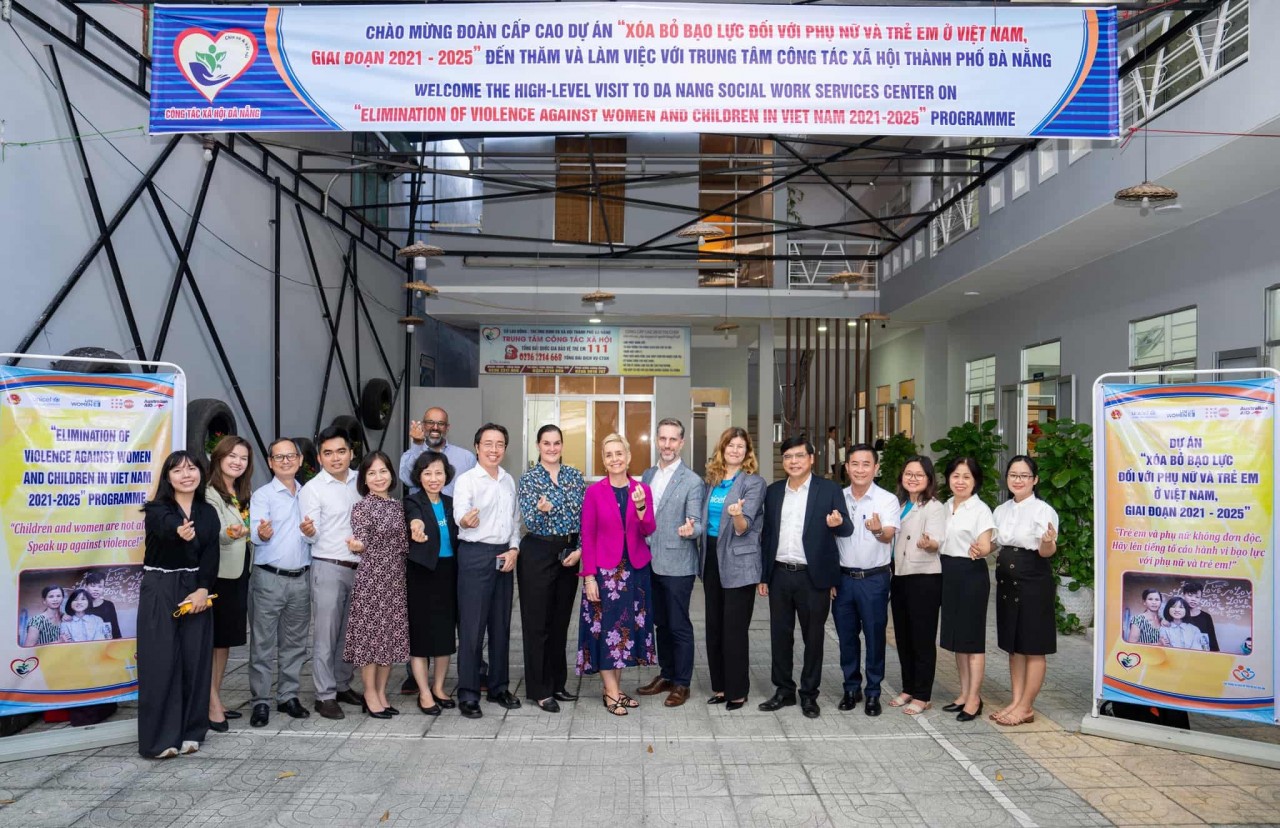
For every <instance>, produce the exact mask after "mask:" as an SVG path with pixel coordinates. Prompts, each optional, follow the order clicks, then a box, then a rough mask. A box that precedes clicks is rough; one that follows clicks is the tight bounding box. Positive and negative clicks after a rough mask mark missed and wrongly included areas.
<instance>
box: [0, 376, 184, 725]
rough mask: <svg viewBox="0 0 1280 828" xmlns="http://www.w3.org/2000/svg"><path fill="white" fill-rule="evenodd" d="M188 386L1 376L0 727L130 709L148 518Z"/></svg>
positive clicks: (164, 380) (176, 380) (163, 380)
mask: <svg viewBox="0 0 1280 828" xmlns="http://www.w3.org/2000/svg"><path fill="white" fill-rule="evenodd" d="M182 382H183V380H182V375H181V374H74V373H67V372H63V371H51V370H43V371H42V370H34V369H30V368H3V367H0V511H2V512H3V528H2V535H0V536H2V537H3V542H4V551H5V555H4V560H3V564H0V566H3V567H4V569H5V571H4V572H2V573H0V607H8V608H9V612H10V613H11V614H9V615H8V620H7V621H6V622H5V623H4V624H2V625H0V630H7V632H3V633H0V676H3V677H2V678H0V716H10V715H13V714H15V713H25V712H31V711H38V710H47V709H52V708H60V707H74V706H78V705H84V704H99V703H103V702H118V701H127V700H130V699H133V698H134V697H135V694H136V692H137V687H138V685H137V672H136V668H137V663H136V651H137V646H136V642H135V638H136V637H137V617H138V590H139V587H140V586H141V583H142V551H143V550H142V540H143V520H142V511H141V509H142V504H143V503H144V502H145V501H146V500H147V498H148V497H149V496H150V492H151V491H152V489H153V485H154V483H155V475H156V474H157V473H158V472H159V469H160V466H161V464H162V463H163V462H164V459H165V457H166V456H167V455H168V454H169V452H170V451H171V450H172V449H173V448H176V447H180V446H181V444H182V443H183V442H184V441H185V427H184V419H185V411H184V408H183V406H184V404H185V399H186V395H185V390H184V389H183V386H182Z"/></svg>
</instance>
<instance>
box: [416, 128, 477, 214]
mask: <svg viewBox="0 0 1280 828" xmlns="http://www.w3.org/2000/svg"><path fill="white" fill-rule="evenodd" d="M478 147H479V141H478V140H475V139H470V140H468V142H467V143H463V142H462V141H460V140H458V139H456V138H449V139H446V140H443V141H428V142H424V143H421V144H417V145H416V146H415V152H420V153H421V157H422V158H423V159H424V162H425V163H426V164H427V166H428V167H429V168H430V170H431V171H430V172H424V173H422V174H420V175H418V176H417V181H416V182H415V180H414V178H415V177H414V175H413V174H409V175H406V176H404V179H403V185H402V186H403V190H404V192H403V198H404V199H405V201H408V200H409V199H411V198H412V197H413V194H414V192H415V184H416V192H417V194H418V200H419V204H418V212H417V220H416V221H415V222H414V227H415V228H416V230H417V233H418V238H419V239H423V238H426V234H427V233H429V232H430V231H431V230H433V229H440V230H449V231H451V232H454V233H479V232H480V222H481V219H482V218H483V213H482V210H481V206H482V205H483V204H484V202H483V201H482V200H481V199H482V197H483V196H484V182H483V181H481V180H479V179H477V178H472V177H471V175H470V173H471V171H472V169H473V168H472V153H473V152H474V153H476V157H479V152H478V149H477V148H478ZM460 199H461V200H460ZM466 199H471V200H466Z"/></svg>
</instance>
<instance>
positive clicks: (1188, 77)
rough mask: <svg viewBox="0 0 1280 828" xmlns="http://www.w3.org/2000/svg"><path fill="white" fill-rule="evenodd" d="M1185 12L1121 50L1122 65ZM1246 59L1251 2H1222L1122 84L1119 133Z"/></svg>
mask: <svg viewBox="0 0 1280 828" xmlns="http://www.w3.org/2000/svg"><path fill="white" fill-rule="evenodd" d="M1188 13H1189V12H1166V13H1164V14H1162V15H1160V16H1159V17H1157V18H1155V19H1154V20H1151V21H1150V22H1148V23H1147V24H1145V25H1144V26H1142V27H1141V30H1140V31H1139V32H1137V33H1136V34H1135V35H1134V36H1133V37H1132V38H1130V39H1129V41H1128V43H1126V44H1124V45H1122V46H1121V49H1120V58H1121V62H1122V63H1124V62H1127V61H1130V60H1132V59H1133V58H1134V57H1136V56H1138V55H1142V54H1143V52H1144V49H1147V48H1148V47H1147V45H1146V44H1148V43H1150V42H1152V41H1154V40H1155V39H1156V38H1159V37H1160V36H1161V35H1163V34H1164V33H1166V32H1168V31H1169V29H1170V27H1172V26H1174V25H1176V24H1177V23H1178V21H1179V20H1181V19H1182V17H1183V16H1184V15H1186V14H1188ZM1248 59H1249V0H1224V2H1223V3H1222V5H1220V6H1218V7H1217V8H1216V9H1214V10H1213V11H1212V12H1210V13H1209V15H1208V16H1207V17H1206V18H1205V19H1204V20H1202V21H1200V22H1199V23H1197V24H1195V25H1194V26H1191V27H1190V28H1188V29H1187V30H1186V31H1185V32H1183V33H1182V34H1181V35H1179V36H1177V37H1176V38H1174V39H1173V40H1172V41H1170V42H1169V43H1166V44H1165V45H1164V46H1162V47H1161V48H1159V49H1153V50H1151V53H1150V54H1149V55H1147V56H1146V58H1145V59H1144V60H1143V61H1142V63H1141V64H1139V65H1138V66H1136V67H1135V68H1134V69H1133V71H1131V72H1129V73H1128V74H1126V75H1125V76H1124V77H1123V78H1121V79H1120V128H1121V131H1122V132H1125V131H1127V130H1129V129H1131V128H1133V127H1136V126H1140V125H1141V124H1143V123H1146V122H1147V121H1148V120H1150V119H1152V118H1154V117H1155V116H1157V115H1159V114H1160V113H1162V112H1165V111H1166V110H1169V109H1171V108H1173V107H1174V106H1177V105H1178V104H1179V103H1180V102H1181V101H1183V100H1186V99H1187V98H1188V97H1190V96H1191V95H1194V94H1195V93H1196V92H1197V91H1199V90H1200V89H1201V88H1203V87H1204V86H1205V85H1207V84H1210V83H1212V82H1213V81H1215V80H1217V79H1218V78H1220V77H1222V76H1223V75H1225V74H1226V73H1227V72H1230V71H1231V70H1232V69H1234V68H1236V67H1237V66H1239V65H1240V64H1242V63H1244V62H1245V61H1247V60H1248Z"/></svg>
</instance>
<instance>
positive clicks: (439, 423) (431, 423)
mask: <svg viewBox="0 0 1280 828" xmlns="http://www.w3.org/2000/svg"><path fill="white" fill-rule="evenodd" d="M422 424H423V425H424V426H426V427H427V428H437V427H438V428H448V427H449V421H448V420H423V421H422Z"/></svg>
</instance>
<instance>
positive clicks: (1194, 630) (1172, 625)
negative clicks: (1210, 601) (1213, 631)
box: [1160, 595, 1209, 650]
mask: <svg viewBox="0 0 1280 828" xmlns="http://www.w3.org/2000/svg"><path fill="white" fill-rule="evenodd" d="M1162 614H1163V615H1164V620H1165V621H1168V622H1169V625H1168V626H1167V627H1161V628H1160V644H1161V645H1162V646H1165V647H1179V648H1181V649H1183V650H1207V649H1209V641H1208V638H1209V636H1207V635H1205V634H1204V633H1202V632H1201V631H1200V628H1199V627H1197V626H1196V625H1194V624H1192V623H1191V622H1190V621H1188V620H1187V617H1188V616H1189V615H1190V614H1191V607H1190V606H1189V605H1188V604H1187V601H1186V599H1185V598H1183V597H1182V596H1181V595H1175V596H1173V597H1172V598H1170V599H1169V601H1168V603H1166V604H1165V605H1164V612H1163V613H1162Z"/></svg>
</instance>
